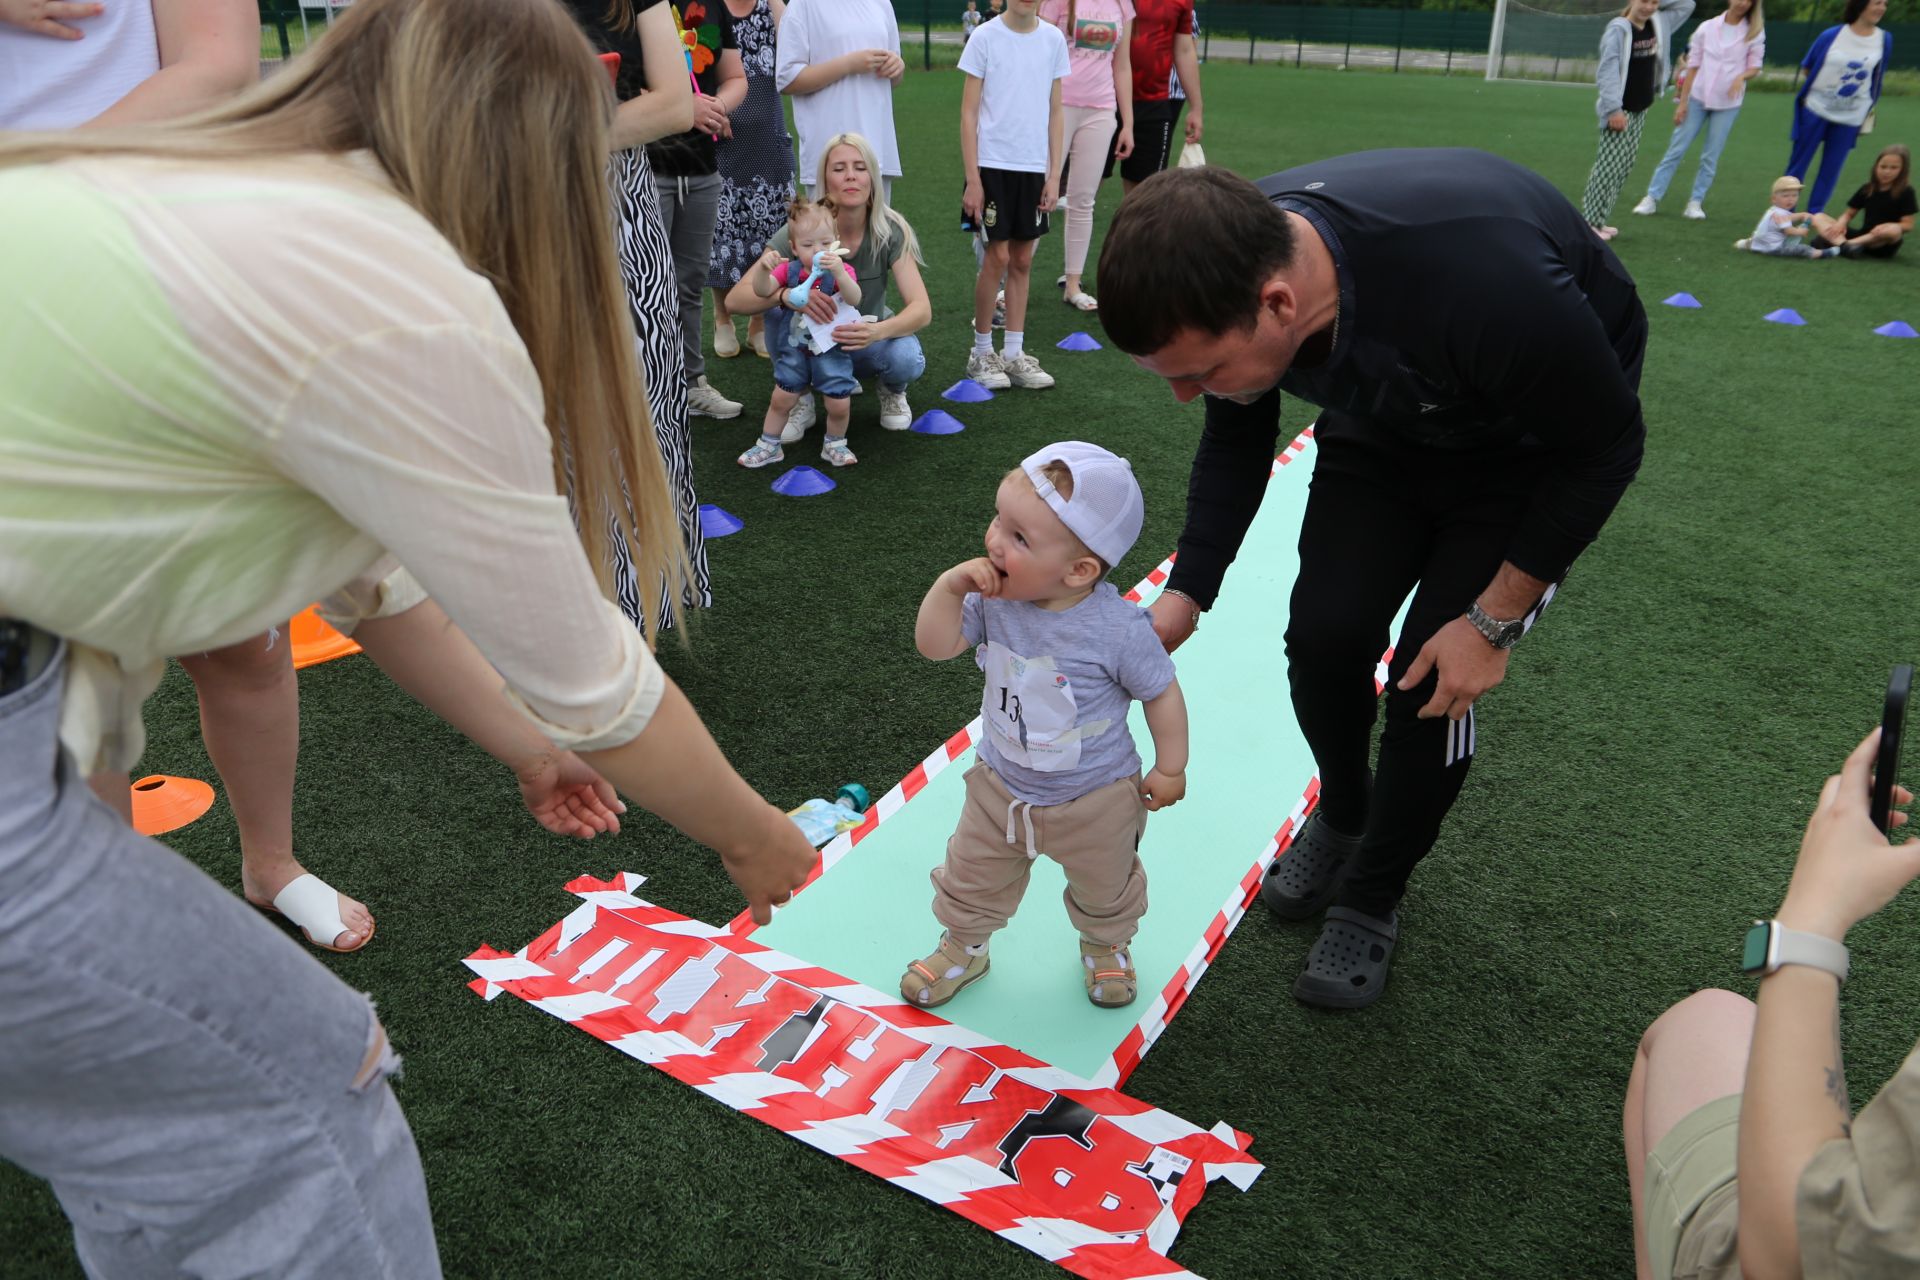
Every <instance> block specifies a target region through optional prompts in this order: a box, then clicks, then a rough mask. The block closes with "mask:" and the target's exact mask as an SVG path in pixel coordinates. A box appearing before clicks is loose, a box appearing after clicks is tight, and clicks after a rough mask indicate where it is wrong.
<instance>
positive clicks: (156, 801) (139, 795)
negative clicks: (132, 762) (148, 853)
mask: <svg viewBox="0 0 1920 1280" xmlns="http://www.w3.org/2000/svg"><path fill="white" fill-rule="evenodd" d="M212 807H213V788H212V787H210V786H208V785H207V784H206V783H204V782H201V781H200V780H199V779H197V778H170V777H168V776H167V775H165V774H163V773H156V774H152V775H149V776H148V777H145V778H142V779H140V781H138V782H136V783H134V784H133V829H134V830H135V831H138V832H139V833H140V834H141V835H143V836H157V835H160V834H162V833H163V832H167V831H174V830H177V829H178V828H180V827H184V826H186V825H187V824H188V823H189V822H192V821H193V820H194V819H196V818H198V817H199V816H200V815H201V814H203V813H205V812H206V811H207V810H208V809H211V808H212Z"/></svg>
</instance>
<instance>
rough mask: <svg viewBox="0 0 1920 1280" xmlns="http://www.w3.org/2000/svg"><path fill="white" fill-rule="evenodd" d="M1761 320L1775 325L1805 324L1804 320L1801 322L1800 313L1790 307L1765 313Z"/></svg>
mask: <svg viewBox="0 0 1920 1280" xmlns="http://www.w3.org/2000/svg"><path fill="white" fill-rule="evenodd" d="M1761 318H1762V319H1764V320H1771V321H1773V322H1774V323H1775V324H1805V323H1806V321H1805V320H1802V319H1801V318H1800V313H1799V312H1798V311H1795V310H1794V309H1793V308H1792V307H1782V308H1780V309H1779V310H1778V311H1769V312H1767V314H1766V315H1764V316H1762V317H1761Z"/></svg>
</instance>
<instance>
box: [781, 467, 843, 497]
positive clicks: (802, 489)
mask: <svg viewBox="0 0 1920 1280" xmlns="http://www.w3.org/2000/svg"><path fill="white" fill-rule="evenodd" d="M836 487H837V486H835V484H834V483H833V479H832V477H830V476H828V475H827V474H826V473H825V472H822V471H816V470H814V469H813V468H812V467H805V466H801V467H795V468H794V469H793V470H791V471H789V472H787V473H786V474H785V475H783V476H781V477H780V478H779V479H778V480H775V481H774V482H773V491H774V492H775V493H778V494H784V495H785V496H786V497H789V498H811V497H813V496H814V495H815V494H819V493H831V492H832V491H833V490H834V489H835V488H836Z"/></svg>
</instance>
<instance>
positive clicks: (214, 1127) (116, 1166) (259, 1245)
mask: <svg viewBox="0 0 1920 1280" xmlns="http://www.w3.org/2000/svg"><path fill="white" fill-rule="evenodd" d="M63 658H64V654H63V652H58V651H57V652H55V653H54V655H53V657H52V660H51V661H49V662H47V663H46V664H45V666H44V668H43V669H41V670H39V671H38V672H37V673H35V672H33V671H32V669H31V668H29V675H30V676H31V677H32V678H31V679H30V680H29V681H28V683H27V684H26V686H25V687H24V688H21V689H18V690H16V691H14V692H12V693H10V694H7V695H5V696H0V992H4V993H5V994H4V995H3V996H0V1159H4V1160H9V1161H11V1162H13V1163H14V1164H17V1165H19V1166H20V1167H21V1168H23V1169H26V1170H27V1171H28V1172H30V1173H35V1174H38V1175H39V1176H40V1177H43V1178H45V1179H46V1180H47V1181H48V1182H50V1183H52V1184H53V1193H54V1195H56V1196H57V1197H59V1200H60V1205H61V1207H62V1208H63V1209H65V1210H66V1212H67V1217H68V1219H69V1220H70V1221H71V1222H72V1224H73V1244H74V1250H75V1252H76V1253H77V1254H78V1255H79V1259H80V1265H81V1266H82V1267H83V1268H84V1269H85V1270H86V1272H87V1274H88V1275H90V1276H94V1277H110V1278H111V1280H160V1278H162V1277H165V1278H167V1280H176V1278H177V1277H181V1276H196V1277H203V1278H205V1280H240V1278H241V1277H253V1276H274V1277H276V1280H278V1278H282V1277H288V1278H291V1280H309V1278H312V1280H322V1278H324V1280H339V1278H340V1277H353V1278H354V1280H361V1278H365V1280H435V1277H438V1276H439V1274H440V1263H439V1258H438V1256H437V1254H436V1253H435V1249H434V1241H433V1221H432V1218H431V1216H430V1215H429V1214H428V1211H427V1188H426V1183H425V1181H424V1180H423V1179H422V1178H421V1176H420V1157H419V1154H418V1153H417V1152H416V1150H415V1149H414V1145H413V1135H412V1134H410V1133H409V1132H407V1122H406V1121H405V1120H404V1119H403V1118H402V1117H401V1115H400V1107H399V1104H398V1103H397V1102H395V1101H394V1097H393V1091H392V1090H391V1089H390V1088H389V1087H388V1086H387V1080H386V1077H387V1075H388V1074H389V1073H390V1072H391V1071H392V1069H393V1068H394V1066H395V1065H396V1063H395V1059H394V1058H393V1056H392V1054H391V1053H390V1052H388V1053H385V1054H381V1055H379V1056H378V1057H377V1058H375V1059H374V1066H373V1068H372V1069H371V1070H369V1071H366V1072H365V1073H363V1072H362V1064H363V1062H364V1061H366V1060H367V1058H368V1056H369V1054H370V1053H371V1051H372V1050H373V1049H374V1048H375V1047H377V1046H378V1045H379V1044H380V1043H381V1041H380V1039H379V1036H380V1032H379V1025H378V1023H376V1022H375V1021H374V1016H373V1009H372V1007H371V1006H370V1005H369V1004H368V1002H367V998H366V997H365V996H363V995H361V994H359V993H358V992H356V991H354V990H353V989H352V988H351V987H349V986H348V985H347V984H346V983H344V982H342V981H341V980H340V979H338V978H336V977H334V976H333V974H331V973H330V972H328V971H327V969H326V968H325V967H324V966H322V965H320V964H319V963H318V962H316V961H315V960H314V959H313V957H312V956H311V955H309V954H307V951H306V948H304V947H301V946H299V945H297V944H295V943H294V942H293V941H291V940H290V939H289V938H288V937H287V936H286V934H285V933H284V932H283V931H281V930H280V929H277V928H275V927H274V926H272V925H270V924H268V923H267V922H266V921H264V920H262V919H261V918H260V914H259V913H258V912H256V911H255V910H253V908H251V907H249V906H247V905H246V904H245V903H243V902H241V901H240V898H239V896H238V895H236V894H233V893H231V892H229V891H227V890H226V889H224V888H222V887H221V886H219V885H217V884H215V883H214V882H213V881H212V880H210V879H208V878H207V876H206V875H205V874H203V873H202V872H201V871H200V870H198V869H197V868H195V867H194V866H192V865H191V864H189V863H188V862H187V861H186V859H184V858H182V857H181V856H180V855H179V854H177V853H175V852H173V851H172V850H171V849H168V848H166V847H165V846H164V845H161V844H157V843H155V842H154V841H152V840H149V839H147V838H146V837H144V836H139V835H135V834H134V832H133V829H132V828H131V827H129V826H127V824H126V823H124V822H122V821H121V820H120V818H119V817H118V816H117V815H115V814H114V813H113V811H112V810H110V809H108V808H107V806H106V805H104V804H102V803H101V802H100V801H99V800H97V799H95V798H94V796H93V793H92V792H91V791H89V790H88V789H87V783H86V780H85V779H84V778H82V777H80V776H79V775H78V773H77V772H76V771H75V770H74V768H73V764H72V761H71V759H70V758H69V757H67V756H66V755H64V753H62V752H61V750H60V745H59V741H58V731H59V725H60V700H61V676H62V675H63V668H64V661H63ZM4 1270H6V1267H5V1264H4V1263H0V1271H4Z"/></svg>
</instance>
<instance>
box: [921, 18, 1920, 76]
mask: <svg viewBox="0 0 1920 1280" xmlns="http://www.w3.org/2000/svg"><path fill="white" fill-rule="evenodd" d="M978 3H979V7H980V10H981V11H982V12H985V11H986V8H987V4H986V0H978ZM893 7H894V13H895V16H896V17H897V19H898V20H899V24H900V38H901V42H902V46H903V51H904V52H905V54H906V56H907V59H908V61H909V62H910V63H914V64H917V65H919V66H922V67H929V68H931V67H935V66H952V65H953V64H954V63H955V62H956V61H957V60H958V59H959V55H960V15H961V13H962V12H963V11H964V10H965V8H966V0H894V6H893ZM1723 7H1724V6H1722V5H1720V4H1718V3H1715V2H1714V0H1705V2H1704V3H1703V4H1702V5H1701V9H1702V10H1704V12H1701V13H1700V14H1699V19H1700V20H1704V19H1706V18H1711V17H1713V16H1714V15H1715V14H1717V13H1718V12H1720V10H1721V9H1722V8H1723ZM1844 7H1845V0H1820V3H1819V4H1818V5H1817V6H1816V7H1815V9H1814V11H1813V14H1812V16H1811V17H1810V18H1808V19H1807V20H1804V21H1791V22H1787V21H1772V20H1770V21H1769V22H1768V23H1767V65H1768V66H1769V67H1774V68H1779V69H1780V70H1781V71H1782V72H1783V73H1785V72H1790V71H1791V70H1792V68H1794V67H1797V66H1798V65H1799V63H1800V59H1801V58H1802V57H1803V56H1804V55H1805V53H1806V51H1807V46H1808V45H1809V44H1811V43H1812V41H1813V38H1814V36H1816V35H1818V34H1819V33H1820V32H1822V31H1824V30H1826V29H1827V28H1828V27H1830V26H1832V25H1834V24H1835V23H1837V22H1838V21H1839V20H1840V12H1841V10H1842V9H1843V8H1844ZM1195 12H1196V13H1197V15H1198V17H1199V20H1200V52H1201V57H1202V58H1203V59H1204V60H1207V61H1213V60H1216V59H1217V60H1222V61H1233V62H1249V63H1252V62H1269V63H1279V64H1285V65H1292V66H1321V67H1328V66H1334V67H1353V68H1356V69H1360V68H1365V69H1371V70H1381V71H1417V72H1428V73H1438V74H1449V75H1451V74H1462V75H1476V76H1478V75H1484V74H1486V69H1487V45H1488V43H1489V40H1490V38H1491V36H1492V33H1493V3H1492V0H1427V2H1426V3H1419V2H1418V0H1402V2H1401V3H1398V4H1392V3H1389V4H1384V5H1369V6H1359V5H1353V4H1340V3H1334V2H1332V0H1329V2H1328V3H1324V4H1322V3H1299V4H1255V3H1246V2H1245V0H1242V2H1241V3H1231V2H1222V3H1216V2H1215V0H1200V2H1199V3H1198V4H1197V5H1196V6H1195ZM1697 25H1699V22H1698V20H1696V21H1693V22H1689V23H1688V24H1687V25H1686V26H1685V27H1683V28H1681V30H1680V32H1679V34H1678V36H1677V37H1676V40H1675V48H1676V49H1683V48H1685V47H1686V41H1687V38H1688V37H1689V36H1691V35H1692V33H1693V28H1694V27H1695V26H1697ZM1887 29H1888V30H1890V31H1892V32H1893V33H1894V45H1893V57H1892V59H1891V60H1890V61H1889V62H1888V64H1887V65H1888V67H1889V68H1890V69H1900V68H1907V69H1911V68H1916V67H1920V29H1903V28H1901V27H1896V26H1889V27H1888V28H1887ZM1903 30H1904V35H1903ZM1567 38H1568V39H1569V40H1571V41H1572V43H1570V44H1569V46H1568V47H1567V48H1565V49H1552V48H1545V49H1542V50H1541V51H1540V53H1541V55H1542V56H1543V58H1545V59H1546V61H1547V65H1546V66H1543V68H1542V70H1541V78H1545V79H1557V78H1565V76H1563V75H1562V74H1560V71H1561V68H1560V67H1558V66H1554V65H1552V64H1554V63H1556V62H1562V61H1563V62H1564V65H1565V71H1566V75H1571V76H1573V77H1574V78H1579V79H1583V80H1587V81H1591V79H1592V65H1593V60H1594V52H1595V51H1594V47H1593V46H1594V45H1595V44H1596V43H1597V32H1595V31H1594V30H1592V28H1591V27H1587V26H1581V27H1578V28H1574V29H1573V30H1571V31H1570V32H1569V35H1568V37H1567Z"/></svg>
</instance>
